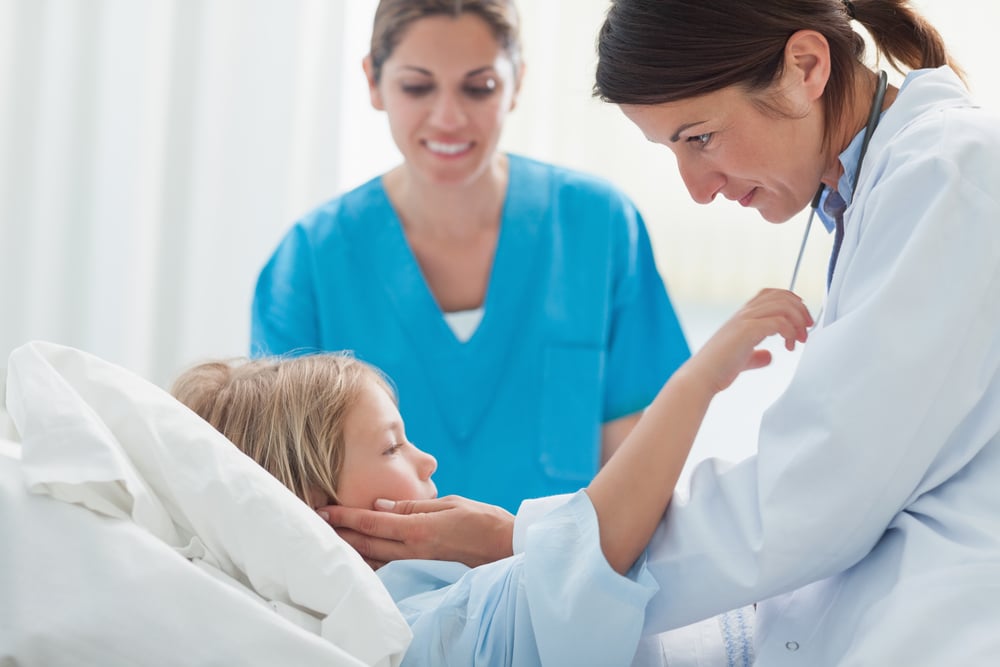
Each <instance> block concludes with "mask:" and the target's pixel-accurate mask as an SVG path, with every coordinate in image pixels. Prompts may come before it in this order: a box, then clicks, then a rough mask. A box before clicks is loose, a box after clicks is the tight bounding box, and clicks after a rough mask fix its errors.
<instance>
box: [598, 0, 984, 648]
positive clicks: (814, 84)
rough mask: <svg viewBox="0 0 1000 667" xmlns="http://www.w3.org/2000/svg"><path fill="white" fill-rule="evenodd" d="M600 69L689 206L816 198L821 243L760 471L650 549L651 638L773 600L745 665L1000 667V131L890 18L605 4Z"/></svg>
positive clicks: (671, 524)
mask: <svg viewBox="0 0 1000 667" xmlns="http://www.w3.org/2000/svg"><path fill="white" fill-rule="evenodd" d="M852 22H856V23H858V24H860V25H861V26H863V27H864V28H865V29H866V30H867V31H868V33H869V34H870V35H871V37H872V39H873V42H874V44H875V46H876V47H877V49H878V51H879V55H880V56H881V59H882V60H883V61H886V62H888V63H890V64H894V65H898V66H900V67H903V68H906V69H911V70H912V71H910V72H909V74H908V75H907V76H906V77H905V80H904V81H903V83H902V85H901V86H900V87H899V89H896V88H894V87H891V86H888V87H887V86H886V84H885V79H884V77H882V76H880V75H879V74H877V73H876V72H873V71H872V70H870V69H869V68H868V67H866V66H865V65H864V64H863V63H864V60H863V58H862V56H863V50H864V43H863V41H862V39H861V36H860V35H859V34H858V33H856V32H855V31H854V30H853V28H852ZM598 50H599V65H598V68H597V84H596V92H597V94H598V95H599V96H600V97H601V98H603V99H605V100H606V101H609V102H613V103H616V104H618V105H619V106H620V107H621V109H622V111H623V112H624V113H625V115H626V116H628V117H629V118H630V119H631V120H632V121H633V122H634V123H635V124H636V125H637V126H638V127H639V128H640V129H641V130H642V131H643V133H644V134H645V135H646V137H647V138H649V139H650V140H651V141H653V142H656V143H661V144H663V145H664V146H666V147H667V148H669V149H670V150H671V151H672V152H673V153H674V155H675V157H676V159H677V164H678V168H679V169H680V172H681V175H682V177H683V180H684V182H685V185H686V186H687V188H688V190H689V192H690V194H691V196H692V197H693V198H694V199H695V200H696V201H699V202H702V203H708V202H710V201H712V200H713V199H714V198H716V197H717V196H720V195H721V196H723V197H726V198H727V199H731V200H737V201H739V202H740V203H741V204H742V205H744V206H749V207H753V208H756V209H757V210H758V211H759V212H760V214H761V216H762V217H763V218H764V219H766V220H768V221H770V222H775V223H780V222H784V221H786V220H788V219H789V218H790V217H791V216H792V215H793V214H795V213H797V212H798V211H800V210H801V209H803V208H804V207H805V206H806V205H808V204H809V203H810V201H811V200H814V197H815V196H817V194H818V193H817V192H816V189H817V184H820V183H821V184H822V186H821V187H822V188H823V190H824V191H825V192H826V196H825V200H826V205H825V211H826V217H828V218H833V220H832V221H833V222H834V223H835V224H834V226H835V227H836V228H837V232H836V238H835V240H834V253H835V254H834V256H833V257H832V258H831V267H830V268H831V271H830V277H829V291H828V294H827V299H826V306H825V309H824V313H823V315H822V317H821V318H818V319H819V320H820V321H819V325H818V329H817V330H816V331H815V332H814V333H813V334H812V335H811V336H810V339H809V344H808V345H807V346H806V349H805V351H804V352H803V355H802V357H801V361H800V364H799V367H798V369H797V371H796V373H795V375H794V378H793V380H792V382H791V384H790V386H789V387H788V389H787V391H786V392H785V393H784V394H783V395H782V396H781V397H780V398H779V399H778V400H777V401H776V402H775V404H774V405H773V406H772V407H771V408H770V409H769V410H768V412H767V413H766V414H765V416H764V419H763V422H762V425H761V429H760V434H759V442H758V451H759V453H758V455H757V456H755V457H753V458H751V459H749V460H747V461H744V462H742V463H741V464H738V465H736V466H735V467H732V468H728V469H722V468H720V467H719V466H718V465H716V464H713V463H707V464H703V465H702V466H700V467H699V468H698V469H696V471H695V472H694V474H693V478H692V492H691V497H690V499H689V500H688V501H687V502H685V503H676V504H675V505H674V506H673V507H672V508H671V509H670V510H669V511H668V514H667V517H666V520H665V521H664V522H663V524H662V525H661V528H660V531H659V533H658V535H657V536H656V539H655V540H654V542H653V544H652V545H651V546H650V551H651V554H652V555H651V562H652V563H653V564H654V568H655V571H656V574H657V577H658V579H659V583H660V585H661V589H662V590H663V591H669V592H670V594H668V595H661V596H658V598H657V599H656V600H655V601H654V607H655V608H651V609H650V610H649V613H648V614H647V628H653V629H662V628H664V627H670V626H677V625H682V624H684V623H689V622H691V621H693V620H695V619H697V618H700V617H703V616H706V615H709V614H712V613H714V612H717V611H719V610H722V609H725V608H728V607H736V606H739V605H742V604H746V603H747V602H750V601H752V600H766V602H762V603H761V604H760V605H759V606H758V614H757V657H758V661H759V662H760V663H761V664H766V665H777V664H781V665H785V664H788V665H793V664H794V665H799V664H801V665H982V664H996V661H997V660H1000V635H998V634H997V633H996V631H995V628H997V627H998V626H1000V483H998V480H1000V435H998V433H1000V119H998V118H997V117H996V116H995V115H989V114H988V113H987V112H985V111H983V110H982V109H980V108H978V107H977V106H976V105H975V103H974V102H973V101H972V100H971V99H970V96H969V93H968V92H967V90H966V89H965V87H964V85H963V81H962V79H961V75H960V73H959V72H957V71H956V69H955V68H953V67H949V59H948V56H947V51H946V50H945V47H944V45H943V43H942V41H941V39H940V37H939V36H938V34H937V32H936V31H935V30H934V29H933V28H932V27H931V26H930V25H928V24H927V23H926V22H925V21H924V20H923V19H922V18H921V17H920V16H919V15H917V14H916V13H915V12H914V11H913V10H912V9H911V8H910V7H909V6H908V3H906V2H905V1H903V0H855V1H854V2H841V1H840V0H796V1H795V2H788V1H785V0H762V1H760V2H754V3H747V2H743V0H731V1H725V2H713V3H704V2H702V1H701V0H665V1H664V0H658V1H653V0H615V1H614V2H612V7H611V10H610V12H609V14H608V16H607V19H606V21H605V24H604V26H603V28H602V30H601V34H600V37H599V46H598ZM834 202H836V203H838V204H841V206H840V207H839V208H840V209H841V211H842V219H841V220H839V221H838V220H836V218H837V217H839V216H838V215H837V213H838V211H837V210H836V209H837V208H838V207H837V206H835V205H834ZM844 203H846V210H843V204H844ZM838 251H839V254H838Z"/></svg>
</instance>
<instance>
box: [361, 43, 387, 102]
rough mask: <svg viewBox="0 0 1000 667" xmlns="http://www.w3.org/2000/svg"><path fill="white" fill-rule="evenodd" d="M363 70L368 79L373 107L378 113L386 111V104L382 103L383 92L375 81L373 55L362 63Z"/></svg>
mask: <svg viewBox="0 0 1000 667" xmlns="http://www.w3.org/2000/svg"><path fill="white" fill-rule="evenodd" d="M361 68H362V69H363V70H364V71H365V78H366V79H368V96H369V98H370V99H371V103H372V107H374V108H375V110H376V111H385V103H384V102H383V101H382V91H380V90H379V88H378V82H377V81H376V80H375V63H374V62H372V57H371V54H368V55H367V56H365V57H364V60H362V61H361Z"/></svg>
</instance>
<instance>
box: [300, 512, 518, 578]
mask: <svg viewBox="0 0 1000 667" xmlns="http://www.w3.org/2000/svg"><path fill="white" fill-rule="evenodd" d="M317 512H319V513H320V515H321V516H323V517H324V518H325V519H326V521H327V522H328V523H329V524H330V525H331V526H333V528H334V529H335V530H336V531H337V534H338V535H340V536H341V537H342V538H343V539H344V541H346V542H347V543H348V544H350V545H351V546H352V547H354V549H355V550H356V551H357V552H358V553H360V554H361V556H362V557H363V558H364V559H365V560H366V561H367V562H368V564H369V565H371V566H372V567H373V568H374V569H378V568H379V567H381V566H382V565H384V564H385V563H388V562H389V561H393V560H402V559H408V558H422V559H431V560H450V561H457V562H459V563H464V564H465V565H468V566H469V567H476V566H477V565H483V564H484V563H492V562H493V561H496V560H500V559H501V558H506V557H507V556H510V555H512V553H513V548H512V541H513V536H514V516H513V515H512V514H511V513H510V512H508V511H506V510H504V509H502V508H500V507H496V506H494V505H488V504H486V503H480V502H477V501H475V500H469V499H468V498H463V497H461V496H445V497H444V498H435V499H433V500H398V501H395V502H393V501H390V500H379V501H376V509H373V510H368V509H359V508H356V507H343V506H340V505H330V506H327V507H319V508H317Z"/></svg>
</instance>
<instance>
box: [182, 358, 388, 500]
mask: <svg viewBox="0 0 1000 667" xmlns="http://www.w3.org/2000/svg"><path fill="white" fill-rule="evenodd" d="M370 382H374V383H375V384H376V385H378V386H380V387H382V388H383V389H384V390H385V391H386V393H387V394H388V395H389V396H390V397H391V398H392V399H393V401H395V400H396V394H395V392H394V391H393V389H392V387H391V386H390V383H389V380H388V378H386V377H385V375H383V374H382V372H381V371H379V370H378V369H377V368H375V367H374V366H370V365H369V364H366V363H364V362H363V361H360V360H358V359H356V358H354V357H352V356H350V355H349V354H346V353H340V354H337V353H328V354H315V355H309V356H303V357H262V358H260V359H246V358H238V359H228V360H220V361H208V362H205V363H202V364H199V365H197V366H194V367H193V368H191V369H189V370H187V371H185V372H184V373H182V374H181V375H180V376H179V377H178V378H177V380H176V381H175V382H174V385H173V387H172V388H171V393H172V394H173V395H174V397H175V398H177V399H178V400H179V401H180V402H181V403H184V404H185V405H186V406H188V407H189V408H191V410H193V411H194V412H195V413H197V414H198V416H200V417H201V418H202V419H204V420H205V421H207V422H208V423H209V424H211V425H212V426H213V427H215V429H216V430H217V431H219V432H220V433H222V435H224V436H226V438H227V439H228V440H229V441H230V442H232V443H233V444H234V445H236V446H237V447H238V448H239V449H240V450H241V451H242V452H243V453H244V454H246V455H247V456H249V457H250V458H252V459H253V460H254V461H256V462H257V463H258V464H259V465H260V466H261V467H262V468H264V469H265V470H267V472H269V473H271V475H272V476H274V477H276V478H277V479H278V481H279V482H281V483H282V484H284V485H285V486H286V487H288V489H289V490H291V491H292V493H294V494H295V495H296V496H298V497H299V498H301V499H302V500H303V501H305V502H306V503H307V504H309V505H311V506H316V505H317V503H318V504H323V505H325V504H335V503H338V502H339V501H338V498H337V482H338V479H339V477H340V472H341V470H342V469H343V465H344V421H345V419H346V417H347V415H348V413H349V411H350V410H351V408H352V407H353V406H354V404H355V402H356V401H357V399H358V397H359V396H360V395H361V393H362V391H363V390H364V388H365V387H366V386H368V383H370Z"/></svg>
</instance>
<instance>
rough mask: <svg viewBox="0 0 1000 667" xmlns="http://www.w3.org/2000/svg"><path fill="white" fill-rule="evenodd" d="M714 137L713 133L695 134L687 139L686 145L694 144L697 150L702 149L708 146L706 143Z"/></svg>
mask: <svg viewBox="0 0 1000 667" xmlns="http://www.w3.org/2000/svg"><path fill="white" fill-rule="evenodd" d="M714 135H715V133H714V132H705V133H704V134H696V135H694V136H692V137H688V139H687V140H688V143H690V144H694V145H695V146H697V147H699V148H704V147H705V146H707V145H708V142H709V141H711V140H712V137H713V136H714Z"/></svg>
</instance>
